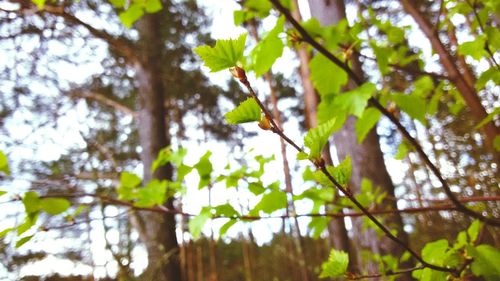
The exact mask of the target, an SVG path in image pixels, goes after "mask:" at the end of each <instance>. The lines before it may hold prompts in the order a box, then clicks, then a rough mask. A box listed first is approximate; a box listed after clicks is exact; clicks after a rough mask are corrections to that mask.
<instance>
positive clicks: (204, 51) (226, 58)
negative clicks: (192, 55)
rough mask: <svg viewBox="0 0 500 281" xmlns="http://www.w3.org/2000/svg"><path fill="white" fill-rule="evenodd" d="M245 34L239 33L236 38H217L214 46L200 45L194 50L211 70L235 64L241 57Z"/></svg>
mask: <svg viewBox="0 0 500 281" xmlns="http://www.w3.org/2000/svg"><path fill="white" fill-rule="evenodd" d="M246 38H247V34H246V33H244V34H241V35H240V36H239V37H238V38H237V39H228V40H217V42H216V43H215V46H214V47H210V46H200V47H196V48H194V51H195V52H196V53H197V54H198V56H200V58H201V59H202V60H203V62H204V63H205V66H207V67H208V68H210V70H211V71H212V72H217V71H221V70H224V69H227V68H230V67H233V66H237V65H238V63H240V62H241V59H242V58H243V51H244V49H245V42H246Z"/></svg>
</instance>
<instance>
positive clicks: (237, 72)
mask: <svg viewBox="0 0 500 281" xmlns="http://www.w3.org/2000/svg"><path fill="white" fill-rule="evenodd" d="M229 72H231V74H232V75H233V77H234V78H238V79H240V81H242V82H243V81H246V80H247V75H246V74H245V70H243V68H241V67H239V66H233V67H231V68H229Z"/></svg>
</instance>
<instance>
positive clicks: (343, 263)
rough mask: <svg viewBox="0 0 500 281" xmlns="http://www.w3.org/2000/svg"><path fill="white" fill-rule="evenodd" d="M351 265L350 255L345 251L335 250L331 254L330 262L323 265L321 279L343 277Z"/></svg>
mask: <svg viewBox="0 0 500 281" xmlns="http://www.w3.org/2000/svg"><path fill="white" fill-rule="evenodd" d="M348 264H349V255H348V254H347V253H345V252H344V251H337V250H335V249H333V250H332V251H331V252H330V255H329V257H328V260H327V261H326V262H324V263H323V264H322V265H321V274H320V275H319V278H335V277H342V276H343V275H344V274H345V273H346V271H347V266H348Z"/></svg>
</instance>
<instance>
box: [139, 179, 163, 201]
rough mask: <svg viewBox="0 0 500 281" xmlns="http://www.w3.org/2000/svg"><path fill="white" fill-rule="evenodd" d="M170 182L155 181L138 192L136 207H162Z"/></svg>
mask: <svg viewBox="0 0 500 281" xmlns="http://www.w3.org/2000/svg"><path fill="white" fill-rule="evenodd" d="M167 186H168V182H167V181H166V180H162V181H160V180H158V179H153V180H152V181H150V182H149V183H148V184H147V185H146V186H145V187H143V188H140V189H138V190H137V202H135V203H134V206H136V207H140V208H144V207H152V206H155V205H158V206H159V205H162V204H163V203H164V202H165V200H166V195H167Z"/></svg>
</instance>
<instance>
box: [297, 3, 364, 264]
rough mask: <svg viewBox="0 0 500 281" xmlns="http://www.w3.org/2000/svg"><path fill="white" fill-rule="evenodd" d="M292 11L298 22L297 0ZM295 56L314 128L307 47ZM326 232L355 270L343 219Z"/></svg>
mask: <svg viewBox="0 0 500 281" xmlns="http://www.w3.org/2000/svg"><path fill="white" fill-rule="evenodd" d="M292 3H293V5H294V7H293V9H292V15H293V17H294V18H295V19H296V20H298V21H300V20H301V15H300V11H299V5H298V1H297V0H293V2H292ZM296 52H297V56H298V57H299V60H300V66H299V74H300V78H301V81H302V88H303V90H304V108H305V118H306V126H307V128H315V127H316V126H317V125H318V119H317V114H316V113H317V108H318V103H319V97H318V94H317V93H316V91H315V90H314V86H313V84H312V81H311V79H309V76H310V69H309V61H310V55H309V53H308V52H307V46H305V45H304V44H301V45H299V46H298V48H297V49H296ZM322 155H323V158H324V159H326V161H327V162H328V164H331V163H332V157H331V155H330V147H329V145H326V146H325V148H324V149H323V153H322ZM328 232H329V234H330V235H329V236H328V237H329V240H328V242H329V244H330V247H332V248H335V249H337V250H342V251H345V252H347V253H349V259H350V260H349V269H350V270H351V271H355V270H356V267H357V266H356V264H357V262H356V260H355V259H354V255H353V254H351V250H350V246H349V237H348V235H347V230H346V227H345V222H344V219H343V218H332V220H331V221H330V223H329V224H328Z"/></svg>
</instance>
